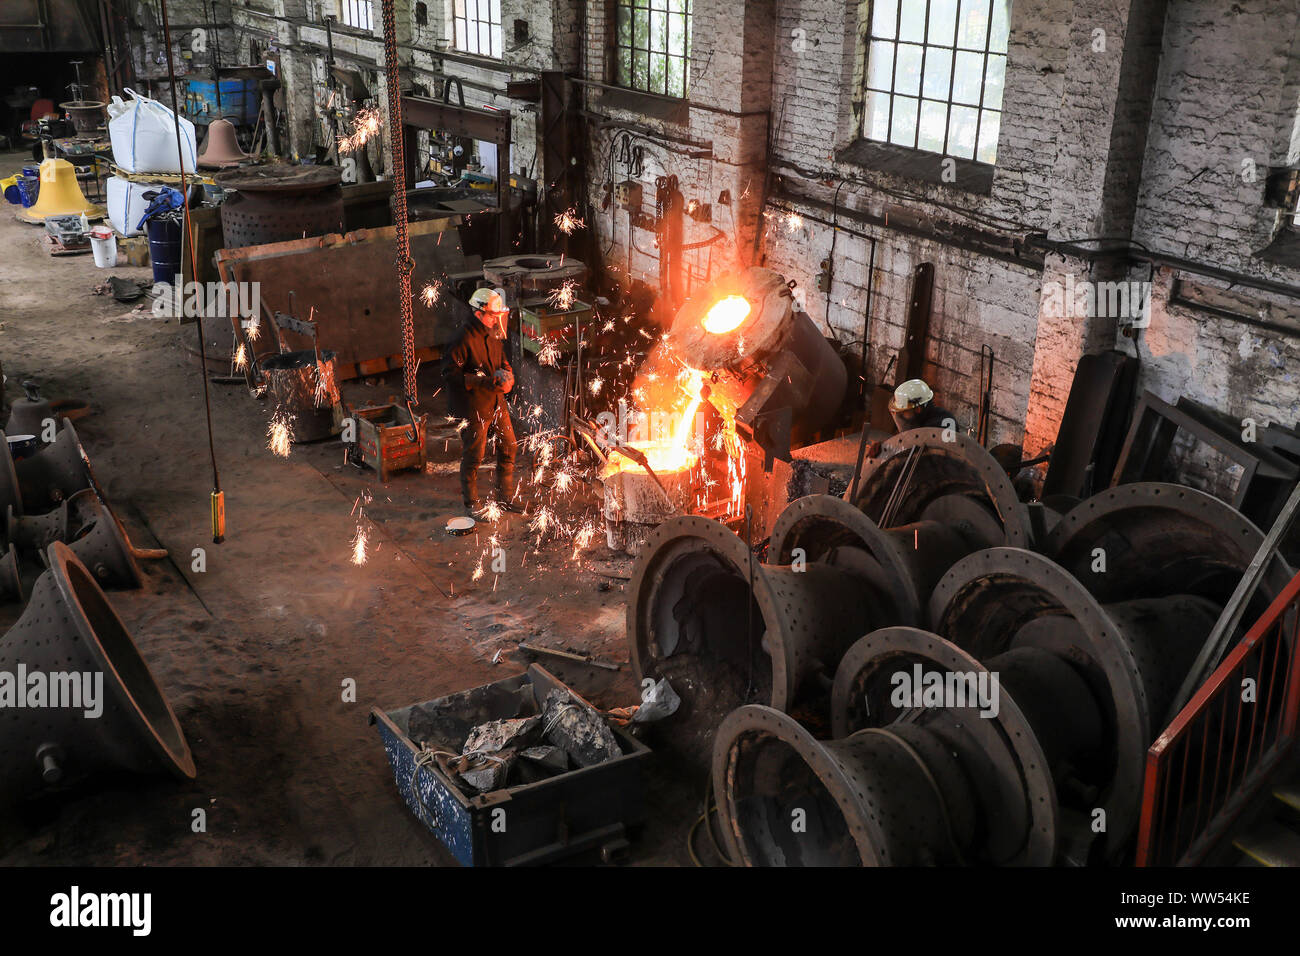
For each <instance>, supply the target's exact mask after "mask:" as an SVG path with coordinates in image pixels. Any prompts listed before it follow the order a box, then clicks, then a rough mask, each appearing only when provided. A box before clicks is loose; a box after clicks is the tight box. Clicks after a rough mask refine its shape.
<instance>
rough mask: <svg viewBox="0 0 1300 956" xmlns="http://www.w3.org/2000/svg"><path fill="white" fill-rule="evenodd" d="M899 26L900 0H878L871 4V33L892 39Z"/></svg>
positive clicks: (874, 35)
mask: <svg viewBox="0 0 1300 956" xmlns="http://www.w3.org/2000/svg"><path fill="white" fill-rule="evenodd" d="M897 26H898V0H876V2H875V3H873V4H872V5H871V35H872V36H873V37H879V38H881V39H885V40H892V39H894V30H895V29H897Z"/></svg>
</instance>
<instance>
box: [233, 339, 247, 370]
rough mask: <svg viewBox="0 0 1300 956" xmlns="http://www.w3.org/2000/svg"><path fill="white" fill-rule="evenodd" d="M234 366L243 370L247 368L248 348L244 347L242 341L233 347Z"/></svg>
mask: <svg viewBox="0 0 1300 956" xmlns="http://www.w3.org/2000/svg"><path fill="white" fill-rule="evenodd" d="M235 368H237V369H239V371H241V372H242V371H244V370H245V369H247V368H248V350H247V349H246V348H244V343H243V342H240V343H239V348H237V349H235Z"/></svg>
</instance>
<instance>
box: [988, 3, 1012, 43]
mask: <svg viewBox="0 0 1300 956" xmlns="http://www.w3.org/2000/svg"><path fill="white" fill-rule="evenodd" d="M1007 14H1008V11H1007V0H993V34H992V36H991V37H990V38H989V49H990V50H992V51H993V52H994V53H1006V52H1007V36H1008V35H1009V34H1010V33H1011V24H1010V22H1009V20H1010V17H1009V16H1008V15H1007Z"/></svg>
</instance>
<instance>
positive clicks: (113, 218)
mask: <svg viewBox="0 0 1300 956" xmlns="http://www.w3.org/2000/svg"><path fill="white" fill-rule="evenodd" d="M165 188H166V187H165V186H163V185H161V184H159V183H133V182H131V181H130V180H129V179H123V178H122V177H121V176H109V177H108V184H107V185H106V186H105V187H104V189H105V191H106V192H107V193H108V204H107V205H108V221H109V222H111V223H112V224H113V228H114V229H116V230H117V231H118V232H120V233H121V234H122V235H124V236H138V235H140V233H142V232H144V230H143V229H138V228H136V227H137V226H139V224H140V217H141V216H143V215H144V214H145V210H147V209H148V208H149V200H148V199H145V198H144V194H145V193H146V192H149V191H150V190H155V189H157V190H162V189H165Z"/></svg>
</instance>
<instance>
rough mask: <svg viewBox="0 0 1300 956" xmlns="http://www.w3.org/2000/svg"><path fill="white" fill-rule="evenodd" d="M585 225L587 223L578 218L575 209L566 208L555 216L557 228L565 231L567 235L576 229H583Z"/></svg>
mask: <svg viewBox="0 0 1300 956" xmlns="http://www.w3.org/2000/svg"><path fill="white" fill-rule="evenodd" d="M584 226H586V223H584V222H583V221H582V220H581V219H579V218H578V213H577V210H575V209H566V210H564V212H562V213H560V214H559V215H558V216H556V217H555V228H556V229H558V230H560V232H562V233H564V234H565V235H566V236H571V235H573V231H574V230H575V229H582V228H583V227H584Z"/></svg>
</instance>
